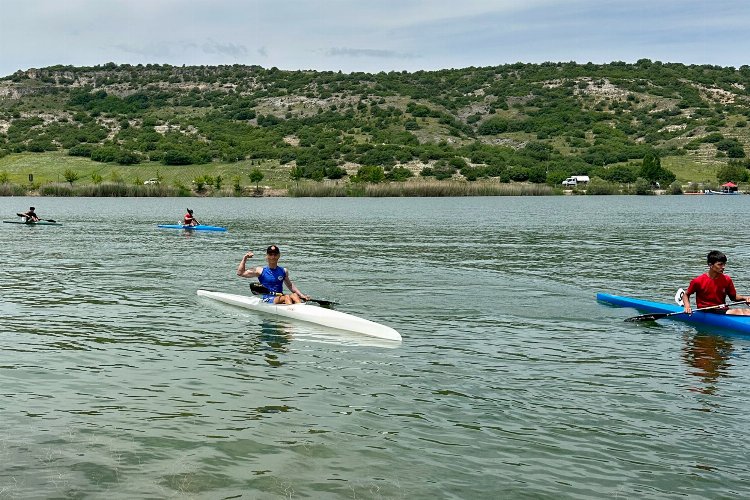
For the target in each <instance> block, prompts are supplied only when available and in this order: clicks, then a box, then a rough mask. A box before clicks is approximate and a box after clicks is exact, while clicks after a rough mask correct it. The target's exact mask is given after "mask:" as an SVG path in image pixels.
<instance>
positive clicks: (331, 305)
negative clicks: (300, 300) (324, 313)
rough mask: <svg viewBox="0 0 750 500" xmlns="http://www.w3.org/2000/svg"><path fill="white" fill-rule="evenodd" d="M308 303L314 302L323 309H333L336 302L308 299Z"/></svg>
mask: <svg viewBox="0 0 750 500" xmlns="http://www.w3.org/2000/svg"><path fill="white" fill-rule="evenodd" d="M309 302H315V303H317V304H320V305H321V306H323V307H328V308H331V309H333V306H335V305H337V304H338V302H336V301H335V300H325V299H309Z"/></svg>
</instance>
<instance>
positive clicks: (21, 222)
mask: <svg viewBox="0 0 750 500" xmlns="http://www.w3.org/2000/svg"><path fill="white" fill-rule="evenodd" d="M3 223H5V224H23V225H24V226H62V224H61V223H59V222H47V221H43V220H40V221H39V222H24V221H22V220H4V221H3Z"/></svg>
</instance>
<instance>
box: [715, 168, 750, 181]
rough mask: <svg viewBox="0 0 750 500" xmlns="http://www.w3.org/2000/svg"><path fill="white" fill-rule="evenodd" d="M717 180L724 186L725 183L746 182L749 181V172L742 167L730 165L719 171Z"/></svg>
mask: <svg viewBox="0 0 750 500" xmlns="http://www.w3.org/2000/svg"><path fill="white" fill-rule="evenodd" d="M716 178H717V179H718V180H719V182H721V183H722V184H723V183H725V182H735V183H736V182H745V181H747V179H748V171H747V169H746V168H745V167H743V166H742V165H738V164H734V163H730V164H729V165H724V166H723V167H721V168H719V170H717V172H716Z"/></svg>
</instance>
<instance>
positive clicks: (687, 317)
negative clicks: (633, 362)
mask: <svg viewBox="0 0 750 500" xmlns="http://www.w3.org/2000/svg"><path fill="white" fill-rule="evenodd" d="M596 300H598V301H599V302H604V303H605V304H611V305H613V306H619V307H632V308H633V309H637V310H638V311H641V312H644V313H657V314H662V313H667V314H669V313H679V312H680V311H682V307H681V306H678V305H677V304H665V303H662V302H651V301H649V300H642V299H636V298H632V297H623V296H620V295H611V294H608V293H597V294H596ZM666 319H672V320H677V321H684V322H686V323H693V324H697V325H706V326H712V327H716V328H723V329H727V330H734V331H736V332H742V333H747V334H750V316H737V315H733V314H716V313H710V312H700V311H693V313H692V314H675V315H674V316H670V317H669V318H666Z"/></svg>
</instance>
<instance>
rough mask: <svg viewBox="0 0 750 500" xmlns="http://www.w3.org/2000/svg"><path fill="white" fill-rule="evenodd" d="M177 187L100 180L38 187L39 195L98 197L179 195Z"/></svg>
mask: <svg viewBox="0 0 750 500" xmlns="http://www.w3.org/2000/svg"><path fill="white" fill-rule="evenodd" d="M181 193H182V192H181V191H180V190H179V189H178V188H174V187H169V186H162V185H138V184H125V183H122V182H102V183H101V184H86V185H82V186H71V185H70V184H66V183H57V182H53V183H49V184H45V185H43V186H41V187H40V188H39V194H40V195H41V196H61V197H63V196H88V197H99V198H106V197H110V198H116V197H133V198H146V197H160V196H181V195H182V194H181Z"/></svg>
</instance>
